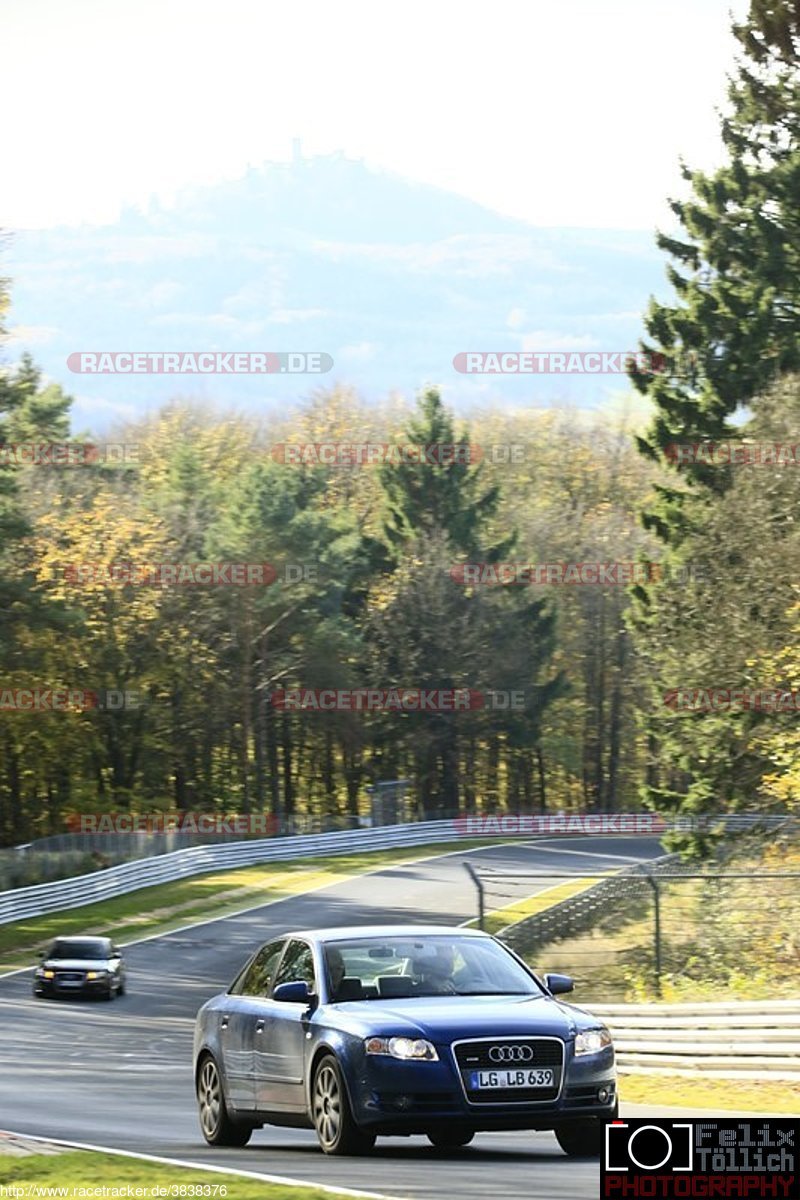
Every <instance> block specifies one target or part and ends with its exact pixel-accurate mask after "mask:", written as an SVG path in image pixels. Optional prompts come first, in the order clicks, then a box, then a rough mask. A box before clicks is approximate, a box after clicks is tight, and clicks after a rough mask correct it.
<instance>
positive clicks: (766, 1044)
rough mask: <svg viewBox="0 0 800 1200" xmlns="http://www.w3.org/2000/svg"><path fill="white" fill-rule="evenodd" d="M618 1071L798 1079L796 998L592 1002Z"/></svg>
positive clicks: (799, 1051)
mask: <svg viewBox="0 0 800 1200" xmlns="http://www.w3.org/2000/svg"><path fill="white" fill-rule="evenodd" d="M591 1009H592V1013H593V1014H595V1015H596V1016H599V1017H602V1018H603V1019H604V1020H605V1021H606V1023H607V1025H608V1027H609V1029H610V1030H611V1032H612V1034H613V1036H614V1045H615V1048H616V1052H617V1064H618V1066H619V1068H620V1071H622V1072H623V1073H626V1074H631V1075H691V1076H694V1077H695V1078H697V1077H698V1076H700V1075H702V1076H703V1077H705V1078H709V1079H731V1080H733V1079H758V1080H761V1081H762V1082H763V1081H764V1080H765V1079H774V1080H787V1081H788V1080H792V1081H797V1080H800V1001H798V1000H762V1001H739V1002H737V1001H728V1002H726V1003H708V1004H606V1005H603V1004H600V1005H598V1004H592V1006H591Z"/></svg>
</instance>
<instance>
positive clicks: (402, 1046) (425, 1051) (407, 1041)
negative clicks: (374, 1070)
mask: <svg viewBox="0 0 800 1200" xmlns="http://www.w3.org/2000/svg"><path fill="white" fill-rule="evenodd" d="M364 1049H365V1050H366V1052H367V1054H388V1056H389V1057H390V1058H402V1059H405V1060H409V1059H413V1060H415V1061H417V1062H438V1061H439V1055H438V1054H437V1053H436V1047H435V1046H434V1044H433V1042H429V1041H426V1039H425V1038H410V1037H390V1038H385V1037H371V1038H367V1040H366V1041H365V1043H364Z"/></svg>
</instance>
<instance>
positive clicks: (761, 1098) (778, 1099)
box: [619, 1074, 800, 1116]
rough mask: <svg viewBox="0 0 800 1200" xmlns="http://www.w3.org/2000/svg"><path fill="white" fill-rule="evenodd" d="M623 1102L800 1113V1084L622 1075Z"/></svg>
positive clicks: (694, 1076) (699, 1077)
mask: <svg viewBox="0 0 800 1200" xmlns="http://www.w3.org/2000/svg"><path fill="white" fill-rule="evenodd" d="M619 1098H620V1100H621V1101H622V1103H623V1104H625V1103H627V1104H650V1105H653V1106H654V1107H657V1106H658V1105H661V1104H663V1105H664V1106H675V1107H681V1108H708V1109H720V1110H721V1111H727V1112H769V1113H787V1114H788V1115H789V1116H797V1114H798V1113H799V1112H800V1083H790V1082H789V1081H788V1080H787V1081H786V1082H784V1083H781V1082H780V1081H779V1080H774V1081H770V1080H761V1079H704V1078H703V1076H702V1075H700V1074H698V1075H693V1076H691V1077H689V1076H679V1075H664V1076H661V1075H620V1077H619Z"/></svg>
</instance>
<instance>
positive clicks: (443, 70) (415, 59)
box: [0, 0, 746, 228]
mask: <svg viewBox="0 0 800 1200" xmlns="http://www.w3.org/2000/svg"><path fill="white" fill-rule="evenodd" d="M730 7H731V4H730V2H729V0H615V2H612V3H607V4H604V3H603V2H602V0H552V2H548V0H404V2H403V3H402V4H399V3H395V2H390V0H283V2H282V3H280V4H278V3H274V2H273V0H0V28H2V30H3V33H2V42H3V49H2V62H3V92H4V95H5V98H6V119H5V120H4V122H3V152H2V164H3V175H4V177H5V178H4V179H3V182H2V187H1V188H0V226H5V227H7V228H24V227H29V226H36V225H49V224H55V223H60V222H70V223H72V222H78V221H89V222H95V221H110V220H113V219H114V218H115V216H116V214H117V212H118V209H119V206H120V204H122V203H144V202H146V201H147V200H148V198H149V197H150V196H151V195H153V194H156V195H158V196H160V197H162V198H163V199H165V200H168V199H169V197H170V196H171V194H173V193H174V191H175V190H176V189H177V188H180V187H182V186H185V185H187V184H192V183H198V182H203V181H206V182H211V181H214V180H217V179H221V178H234V177H236V176H238V175H240V174H241V173H243V171H244V170H245V169H246V168H247V166H248V164H257V163H260V162H262V161H263V160H265V159H286V158H288V157H289V156H290V154H291V142H292V138H293V137H301V138H302V139H303V148H304V151H305V152H306V153H308V154H313V153H324V152H329V151H331V150H335V149H342V150H344V151H345V152H346V153H347V154H348V155H350V156H353V157H363V158H365V159H366V160H367V161H368V162H370V163H373V164H375V165H378V166H384V167H387V168H389V169H391V170H394V171H397V172H399V173H401V174H403V175H406V176H409V177H411V178H413V179H418V180H422V181H425V182H428V183H433V184H437V185H439V186H441V187H444V188H447V189H450V190H452V191H456V192H459V193H462V194H463V195H465V196H469V197H471V198H473V199H475V200H477V201H480V202H481V203H483V204H485V205H488V206H489V207H491V208H494V209H497V210H499V211H501V212H504V213H507V214H510V215H513V216H517V217H522V218H524V219H526V220H529V221H532V222H534V223H537V224H544V225H553V224H558V225H603V226H620V227H634V226H637V227H645V228H652V227H653V226H654V225H655V224H658V223H663V222H664V221H665V219H666V218H665V208H664V201H665V197H666V196H667V195H670V194H672V195H674V194H675V193H676V190H678V187H679V183H678V157H679V155H683V156H684V157H685V158H687V159H688V161H689V162H690V163H691V164H693V165H698V166H699V165H703V166H711V165H713V164H714V163H715V162H717V161H718V160H719V145H718V140H717V118H716V116H715V112H714V108H715V106H716V105H719V104H721V103H723V102H724V78H725V73H726V71H728V70H729V69H730V67H731V65H732V61H733V39H732V38H731V36H730V34H729V23H730V22H729V10H730ZM745 9H746V3H745V0H733V11H734V12H735V13H736V14H737V15H741V14H742V13H743V12H744V11H745Z"/></svg>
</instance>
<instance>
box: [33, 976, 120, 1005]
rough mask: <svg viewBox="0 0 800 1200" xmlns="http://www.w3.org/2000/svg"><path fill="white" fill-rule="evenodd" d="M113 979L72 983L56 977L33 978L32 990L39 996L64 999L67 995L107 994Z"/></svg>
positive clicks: (85, 980)
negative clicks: (60, 980)
mask: <svg viewBox="0 0 800 1200" xmlns="http://www.w3.org/2000/svg"><path fill="white" fill-rule="evenodd" d="M112 987H113V981H112V979H111V978H110V977H106V978H105V979H83V980H80V981H79V982H74V983H62V982H59V980H57V979H35V980H34V990H35V991H36V994H37V995H39V996H51V997H53V998H55V999H59V1000H61V999H66V998H67V997H69V996H84V997H85V996H107V995H108V993H109V992H110V991H111V990H112Z"/></svg>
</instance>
